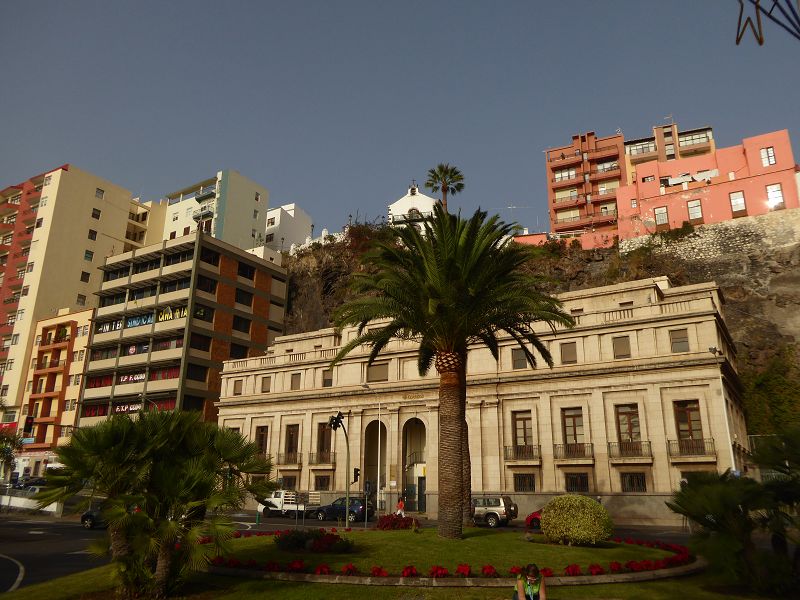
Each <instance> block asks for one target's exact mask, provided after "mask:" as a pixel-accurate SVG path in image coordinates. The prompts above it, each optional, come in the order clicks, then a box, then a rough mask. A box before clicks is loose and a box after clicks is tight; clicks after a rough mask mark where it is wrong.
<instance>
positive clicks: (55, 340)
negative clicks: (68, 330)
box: [39, 335, 70, 350]
mask: <svg viewBox="0 0 800 600" xmlns="http://www.w3.org/2000/svg"><path fill="white" fill-rule="evenodd" d="M69 337H70V336H68V335H60V336H55V337H53V336H48V337H46V338H43V339H42V341H41V343H40V344H39V350H53V349H55V348H66V347H67V346H68V345H69Z"/></svg>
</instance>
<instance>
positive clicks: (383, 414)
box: [218, 277, 748, 524]
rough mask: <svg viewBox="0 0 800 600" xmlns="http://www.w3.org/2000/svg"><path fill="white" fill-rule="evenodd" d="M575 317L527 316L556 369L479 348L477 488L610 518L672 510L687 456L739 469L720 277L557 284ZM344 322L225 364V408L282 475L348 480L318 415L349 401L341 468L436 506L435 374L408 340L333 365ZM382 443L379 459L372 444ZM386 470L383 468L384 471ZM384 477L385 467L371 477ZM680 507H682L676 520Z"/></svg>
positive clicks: (742, 450) (337, 484)
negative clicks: (568, 321)
mask: <svg viewBox="0 0 800 600" xmlns="http://www.w3.org/2000/svg"><path fill="white" fill-rule="evenodd" d="M560 298H561V300H562V301H563V302H564V306H565V308H566V310H568V311H569V312H570V313H571V314H572V315H573V316H574V317H575V319H576V325H575V327H574V328H573V329H559V330H557V331H556V332H552V331H550V330H549V329H548V328H547V327H546V326H542V325H537V326H536V329H537V332H538V333H539V335H540V336H541V338H542V339H543V340H544V341H545V342H546V344H547V345H548V347H549V349H550V352H551V353H552V355H553V359H554V362H555V364H554V366H553V368H552V369H551V368H549V367H547V365H546V364H545V363H544V361H540V363H539V364H538V365H537V367H536V368H534V369H532V368H530V367H529V366H528V365H527V363H526V361H525V360H524V357H523V356H522V353H521V352H520V351H519V349H515V348H514V345H513V344H511V343H510V340H509V341H507V342H506V343H504V344H503V345H502V348H501V352H500V360H499V362H497V361H495V360H494V359H493V358H492V356H491V354H490V353H489V351H488V350H486V349H485V348H480V347H477V346H476V347H475V348H474V349H472V350H471V351H470V355H469V365H468V394H467V422H468V426H469V434H470V435H469V440H470V454H471V458H472V485H473V491H474V493H484V492H495V493H496V492H503V493H508V494H510V495H512V496H513V498H514V499H515V501H517V502H518V504H519V505H520V511H521V513H522V515H525V514H527V512H528V511H532V510H534V509H538V508H541V507H542V506H543V505H544V504H545V503H546V502H547V500H548V499H549V498H551V497H553V496H554V495H557V494H561V493H564V492H577V493H583V494H589V495H592V496H596V497H599V498H600V500H601V501H602V502H603V504H604V505H606V506H607V507H608V508H609V510H610V511H611V513H612V515H613V516H614V517H615V519H616V520H617V521H618V522H622V523H626V522H627V523H664V524H665V523H675V522H676V517H675V515H673V514H671V513H670V511H669V510H668V509H666V507H665V505H664V500H665V499H667V498H668V496H669V495H670V494H671V492H672V491H673V490H675V489H676V488H677V487H678V486H679V484H680V481H681V479H682V478H683V477H684V476H685V474H686V473H687V472H690V471H698V470H700V471H719V472H721V471H724V470H725V469H729V468H730V469H736V470H739V471H742V472H746V471H747V470H748V464H747V461H748V458H747V457H748V438H747V434H746V429H745V420H744V414H743V411H742V404H741V399H740V384H739V380H738V376H737V373H736V362H735V359H736V354H735V347H734V344H733V342H732V341H731V338H730V335H729V333H728V329H727V327H726V325H725V321H724V316H723V312H722V307H723V303H724V298H723V297H722V294H721V292H720V290H719V288H718V287H717V286H716V285H715V284H714V283H706V284H698V285H691V286H682V287H672V285H671V284H670V282H669V280H668V279H667V278H666V277H660V278H654V279H646V280H640V281H634V282H629V283H624V284H619V285H613V286H607V287H601V288H594V289H589V290H582V291H575V292H569V293H565V294H562V295H561V296H560ZM355 335H356V331H355V329H354V328H346V329H344V330H343V331H341V332H340V333H337V332H336V331H335V330H333V329H325V330H320V331H315V332H310V333H305V334H298V335H290V336H283V337H279V338H278V339H277V340H276V343H275V344H274V345H273V346H272V347H271V348H270V350H269V351H268V352H267V354H266V355H265V356H263V357H254V358H247V359H242V360H233V361H230V362H227V363H226V364H225V368H224V371H223V376H222V379H223V381H222V392H221V398H220V401H219V403H218V407H219V423H220V424H221V425H222V426H224V427H229V428H232V429H237V430H239V431H241V432H242V433H244V434H245V435H246V436H247V437H248V438H249V439H251V440H253V441H254V442H255V443H257V444H258V446H259V447H260V448H261V449H262V451H263V452H264V453H265V454H267V455H269V456H271V457H272V459H273V464H274V476H275V477H276V478H278V479H279V480H280V482H281V483H282V485H283V486H284V487H287V488H296V489H298V490H314V489H316V490H320V491H322V497H323V501H324V500H325V499H330V498H331V497H335V496H336V495H339V494H341V493H342V492H343V490H344V489H345V486H346V482H347V481H351V480H352V476H353V474H352V472H345V456H346V450H347V448H346V445H345V438H344V436H343V435H342V432H341V431H336V432H332V431H331V430H330V429H329V428H328V427H327V422H328V418H329V417H330V416H331V415H333V414H335V413H336V412H337V411H342V413H344V415H345V417H346V418H345V425H346V427H347V429H348V433H349V438H350V444H349V445H350V448H349V450H350V454H351V461H350V464H351V468H352V467H357V468H360V469H361V474H362V476H361V479H360V481H359V482H358V483H357V484H355V485H353V486H351V490H358V491H361V492H362V493H363V490H364V489H365V488H364V485H365V482H369V487H370V489H371V490H373V492H374V490H376V489H377V490H379V492H378V500H379V504H380V505H381V506H383V507H384V508H385V507H391V506H393V505H394V502H395V501H396V498H397V496H398V495H400V494H402V495H404V496H405V497H406V498H407V501H406V506H407V508H409V509H411V510H418V511H420V512H426V513H427V514H428V515H431V516H433V517H435V516H436V511H437V474H438V453H437V449H438V397H437V391H438V390H437V385H438V378H437V375H436V373H435V372H433V369H432V372H431V373H429V374H428V375H427V376H426V377H420V376H419V374H418V372H417V359H416V347H415V344H413V343H410V342H401V341H395V342H393V343H392V344H390V346H389V347H388V348H387V349H386V350H385V351H384V352H383V353H382V354H381V356H380V357H379V360H378V361H376V362H375V363H374V364H373V365H372V366H369V367H368V366H367V356H368V352H367V349H366V348H364V349H363V350H362V351H360V352H359V351H354V352H353V353H352V354H350V355H349V356H348V357H347V358H346V359H345V360H344V361H342V362H341V363H340V364H338V365H337V366H335V367H334V368H332V369H331V367H330V360H331V359H332V358H333V356H334V355H335V354H336V352H337V351H338V349H339V348H340V347H341V345H342V344H343V343H346V342H347V341H348V340H350V339H353V337H354V336H355ZM379 457H380V459H379ZM379 474H380V477H379ZM378 482H380V483H379V484H378ZM678 522H679V521H678Z"/></svg>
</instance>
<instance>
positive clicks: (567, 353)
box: [561, 342, 578, 365]
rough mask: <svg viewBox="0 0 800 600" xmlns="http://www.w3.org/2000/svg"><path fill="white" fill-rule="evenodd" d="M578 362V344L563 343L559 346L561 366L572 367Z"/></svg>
mask: <svg viewBox="0 0 800 600" xmlns="http://www.w3.org/2000/svg"><path fill="white" fill-rule="evenodd" d="M577 362H578V343H577V342H564V343H563V344H561V364H562V365H574V364H575V363H577Z"/></svg>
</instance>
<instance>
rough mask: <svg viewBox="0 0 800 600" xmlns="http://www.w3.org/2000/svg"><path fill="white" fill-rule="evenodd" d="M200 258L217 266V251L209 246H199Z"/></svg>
mask: <svg viewBox="0 0 800 600" xmlns="http://www.w3.org/2000/svg"><path fill="white" fill-rule="evenodd" d="M200 260H202V261H203V262H204V263H208V264H210V265H214V266H215V267H216V266H219V252H215V251H214V250H212V249H211V248H200Z"/></svg>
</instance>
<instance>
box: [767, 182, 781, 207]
mask: <svg viewBox="0 0 800 600" xmlns="http://www.w3.org/2000/svg"><path fill="white" fill-rule="evenodd" d="M767 207H769V209H770V210H771V209H773V208H783V190H782V189H781V184H780V183H773V184H772V185H768V186H767Z"/></svg>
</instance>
